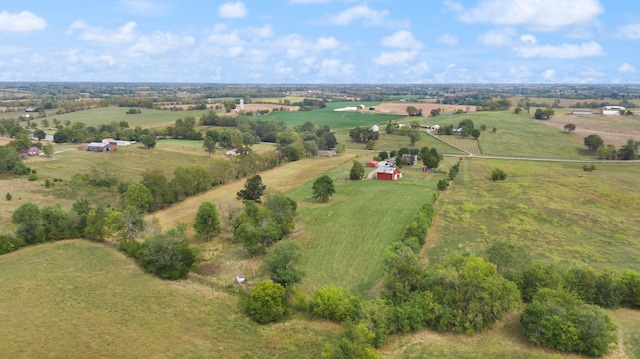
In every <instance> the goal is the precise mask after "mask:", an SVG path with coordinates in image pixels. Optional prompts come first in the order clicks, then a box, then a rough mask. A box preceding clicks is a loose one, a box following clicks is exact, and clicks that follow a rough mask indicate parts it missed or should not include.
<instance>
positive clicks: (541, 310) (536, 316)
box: [520, 289, 617, 357]
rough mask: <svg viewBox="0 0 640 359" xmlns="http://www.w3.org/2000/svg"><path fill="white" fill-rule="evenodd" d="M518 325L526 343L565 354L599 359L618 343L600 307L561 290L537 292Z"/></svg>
mask: <svg viewBox="0 0 640 359" xmlns="http://www.w3.org/2000/svg"><path fill="white" fill-rule="evenodd" d="M520 322H521V323H522V326H523V328H524V335H525V337H526V338H527V340H529V341H530V342H532V343H534V344H538V345H542V346H545V347H548V348H552V349H557V350H560V351H565V352H576V353H580V354H586V355H589V356H596V357H599V356H602V355H604V354H606V353H607V351H608V350H609V346H610V345H611V344H614V343H615V342H616V341H617V337H616V327H615V325H613V323H612V322H611V319H610V318H609V316H608V315H607V313H606V312H605V311H604V310H603V309H602V308H599V307H598V306H595V305H590V304H585V303H584V302H583V301H581V300H579V299H578V298H577V297H576V296H575V295H573V294H570V293H567V292H564V291H561V290H553V289H542V290H540V292H538V294H536V296H535V297H534V299H533V302H532V303H531V305H530V306H529V307H528V308H527V309H525V311H524V312H523V313H522V315H521V317H520Z"/></svg>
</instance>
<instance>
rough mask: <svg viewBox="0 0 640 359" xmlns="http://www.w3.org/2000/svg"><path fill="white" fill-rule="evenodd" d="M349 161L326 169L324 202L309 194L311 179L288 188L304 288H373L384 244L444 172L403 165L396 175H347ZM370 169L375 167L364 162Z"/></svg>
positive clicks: (364, 291)
mask: <svg viewBox="0 0 640 359" xmlns="http://www.w3.org/2000/svg"><path fill="white" fill-rule="evenodd" d="M351 166H352V164H351V163H347V164H345V165H343V166H341V167H339V168H337V169H335V170H333V171H330V172H328V173H327V174H328V175H329V176H330V177H332V178H333V179H334V181H335V187H336V194H335V195H334V197H333V198H332V199H331V200H330V201H329V202H328V203H318V202H317V201H315V200H314V199H313V198H312V190H311V184H312V183H311V182H312V181H310V182H308V183H306V184H304V185H302V186H300V187H297V188H296V189H294V190H292V191H291V192H289V195H290V196H291V197H292V198H293V199H295V200H296V201H297V202H298V212H299V220H298V226H299V227H300V228H299V230H298V231H299V232H300V233H299V234H297V235H296V236H295V240H296V241H297V242H299V243H300V244H301V245H302V246H303V248H304V254H303V258H302V260H301V268H302V269H303V270H304V271H305V272H306V273H307V274H306V276H305V277H304V278H303V281H302V283H301V285H300V288H301V290H303V291H305V292H309V293H310V292H312V291H313V290H315V289H318V288H320V287H322V286H323V285H327V284H331V285H337V286H342V287H346V288H348V289H350V290H351V291H352V293H355V294H358V295H361V296H365V297H369V296H371V295H372V294H374V293H371V290H372V288H373V287H374V285H375V283H376V282H377V280H379V279H380V278H381V277H382V275H383V270H384V264H383V254H384V249H385V247H387V246H388V245H389V244H391V243H392V242H394V241H397V240H398V239H399V238H400V236H401V235H402V233H403V232H404V230H405V229H406V227H407V225H408V224H409V222H410V221H411V220H412V219H413V217H414V214H415V213H416V212H417V210H418V209H419V208H420V207H421V206H422V205H423V204H426V203H430V202H431V201H432V195H431V194H432V193H433V192H434V191H436V189H435V183H436V182H437V179H434V178H444V175H438V174H425V173H422V172H419V171H416V170H414V169H410V168H408V167H405V168H403V175H404V177H403V179H402V180H401V181H394V182H392V181H382V180H376V179H375V177H374V179H371V180H363V181H348V180H346V179H347V178H348V176H349V170H350V169H351ZM370 171H375V169H371V168H366V173H369V172H370ZM394 204H397V205H394Z"/></svg>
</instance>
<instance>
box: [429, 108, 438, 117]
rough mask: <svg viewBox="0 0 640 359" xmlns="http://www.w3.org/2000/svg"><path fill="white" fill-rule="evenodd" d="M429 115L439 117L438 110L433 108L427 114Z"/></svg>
mask: <svg viewBox="0 0 640 359" xmlns="http://www.w3.org/2000/svg"><path fill="white" fill-rule="evenodd" d="M429 115H431V117H437V116H440V109H439V108H434V109H433V110H431V112H429Z"/></svg>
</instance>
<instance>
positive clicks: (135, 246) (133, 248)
mask: <svg viewBox="0 0 640 359" xmlns="http://www.w3.org/2000/svg"><path fill="white" fill-rule="evenodd" d="M141 247H142V243H140V242H138V241H136V240H129V241H120V243H118V250H120V251H122V252H124V254H126V255H127V257H131V258H138V254H139V253H140V248H141Z"/></svg>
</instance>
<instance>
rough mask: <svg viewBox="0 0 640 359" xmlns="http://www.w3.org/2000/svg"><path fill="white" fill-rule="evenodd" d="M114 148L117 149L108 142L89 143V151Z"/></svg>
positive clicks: (102, 150)
mask: <svg viewBox="0 0 640 359" xmlns="http://www.w3.org/2000/svg"><path fill="white" fill-rule="evenodd" d="M114 150H115V146H113V145H111V144H110V143H106V142H91V143H89V144H88V145H87V151H93V152H109V151H114Z"/></svg>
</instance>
